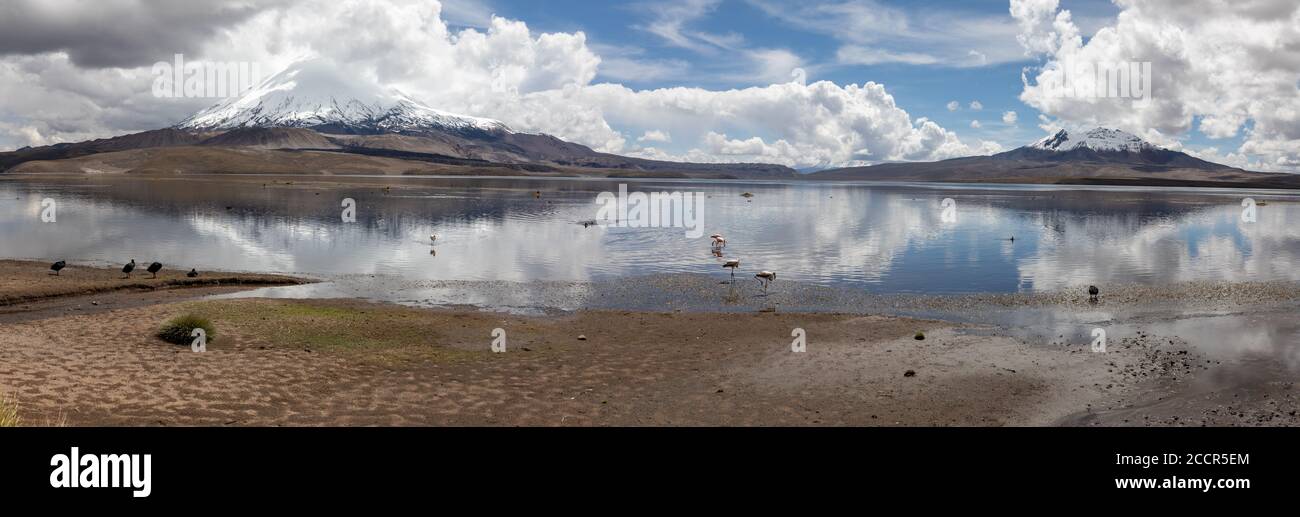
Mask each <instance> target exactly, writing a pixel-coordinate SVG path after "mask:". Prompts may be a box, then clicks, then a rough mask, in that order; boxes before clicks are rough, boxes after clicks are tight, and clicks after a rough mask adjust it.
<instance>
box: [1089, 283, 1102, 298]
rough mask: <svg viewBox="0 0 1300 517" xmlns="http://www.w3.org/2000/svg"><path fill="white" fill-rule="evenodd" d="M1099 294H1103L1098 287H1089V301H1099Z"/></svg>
mask: <svg viewBox="0 0 1300 517" xmlns="http://www.w3.org/2000/svg"><path fill="white" fill-rule="evenodd" d="M1099 294H1101V289H1097V286H1095V285H1090V286H1088V300H1090V301H1094V302H1095V301H1097V295H1099Z"/></svg>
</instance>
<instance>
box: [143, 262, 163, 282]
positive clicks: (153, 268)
mask: <svg viewBox="0 0 1300 517" xmlns="http://www.w3.org/2000/svg"><path fill="white" fill-rule="evenodd" d="M161 270H162V262H154V263H153V264H149V269H146V270H145V271H148V272H149V274H151V275H153V278H158V272H159V271H161Z"/></svg>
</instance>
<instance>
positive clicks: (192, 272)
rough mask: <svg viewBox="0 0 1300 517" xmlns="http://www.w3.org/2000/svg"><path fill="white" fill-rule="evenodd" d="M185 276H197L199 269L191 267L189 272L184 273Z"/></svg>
mask: <svg viewBox="0 0 1300 517" xmlns="http://www.w3.org/2000/svg"><path fill="white" fill-rule="evenodd" d="M185 276H187V277H190V278H194V277H196V276H199V271H198V270H197V269H191V270H190V272H189V273H185Z"/></svg>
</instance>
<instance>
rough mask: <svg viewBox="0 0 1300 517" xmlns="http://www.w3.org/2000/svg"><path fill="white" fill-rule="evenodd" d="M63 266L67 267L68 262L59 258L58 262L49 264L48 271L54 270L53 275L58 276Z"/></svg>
mask: <svg viewBox="0 0 1300 517" xmlns="http://www.w3.org/2000/svg"><path fill="white" fill-rule="evenodd" d="M65 267H68V263H67V262H66V261H63V260H60V261H58V262H55V263H53V264H50V271H53V272H54V276H59V271H62V270H63V268H65Z"/></svg>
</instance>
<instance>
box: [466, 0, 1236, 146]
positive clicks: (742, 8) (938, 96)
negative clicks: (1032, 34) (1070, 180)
mask: <svg viewBox="0 0 1300 517" xmlns="http://www.w3.org/2000/svg"><path fill="white" fill-rule="evenodd" d="M681 3H685V4H689V3H690V2H681ZM810 3H816V2H810ZM828 3H829V2H828ZM672 4H673V2H649V1H647V2H632V3H619V2H595V1H589V0H548V1H546V2H536V1H532V0H493V1H492V2H489V3H486V4H484V5H483V6H482V7H480V8H479V10H476V11H474V12H472V13H466V15H465V16H462V17H459V19H457V17H456V16H455V15H456V14H458V13H457V12H456V11H454V10H453V11H450V12H449V13H448V19H449V21H450V22H452V23H453V24H460V25H465V26H482V25H483V24H484V20H483V18H482V15H483V14H485V13H487V12H491V13H494V14H496V15H498V16H502V17H506V18H511V19H517V20H523V21H525V22H526V23H528V25H529V27H530V28H531V29H533V30H534V31H539V32H565V33H573V32H578V31H581V32H584V33H585V34H586V35H587V37H588V45H589V46H591V47H592V48H593V49H594V50H596V51H597V52H598V53H599V54H600V56H601V58H602V60H603V65H602V67H601V74H600V75H598V76H597V79H596V80H597V82H601V81H606V82H614V83H619V84H624V85H627V86H629V87H632V88H636V89H653V88H667V87H675V86H695V87H701V88H708V89H725V88H744V87H748V86H765V85H767V84H769V83H771V82H773V81H772V80H773V79H775V77H766V76H763V75H762V74H759V73H756V71H754V70H753V69H752V68H753V65H752V64H751V63H748V62H746V60H745V58H744V57H741V56H740V54H741V53H742V52H741V50H769V51H771V50H776V51H785V52H789V53H791V54H793V55H795V56H798V59H799V62H800V64H801V68H804V69H805V70H806V72H807V73H808V80H809V81H810V82H812V81H821V80H825V81H831V82H834V83H836V84H840V85H846V84H862V83H866V82H868V81H874V82H877V83H881V84H884V85H885V86H886V88H887V89H888V91H889V93H890V94H892V95H893V96H894V98H895V100H896V101H897V103H898V105H899V106H900V107H902V108H903V109H906V110H907V111H908V113H910V114H911V115H912V116H914V117H926V118H929V119H931V120H934V121H936V122H938V123H939V124H940V125H942V126H944V127H945V128H949V129H951V130H953V131H956V132H958V133H959V134H960V135H962V136H963V137H967V136H969V137H974V138H982V139H988V140H993V141H997V142H999V143H1002V144H1003V145H1004V146H1008V147H1015V146H1019V145H1023V144H1024V143H1027V142H1029V141H1032V140H1034V139H1036V138H1039V137H1040V136H1041V135H1042V134H1043V131H1042V130H1041V129H1039V128H1038V127H1037V122H1036V121H1037V117H1038V112H1037V111H1035V110H1033V109H1032V108H1030V107H1028V106H1026V105H1025V104H1023V103H1022V102H1020V100H1019V99H1018V96H1019V95H1020V91H1021V70H1022V68H1023V67H1026V66H1034V65H1036V64H1038V61H1037V60H1035V59H1031V58H1029V57H1025V56H1024V55H1023V53H1022V49H1021V48H1020V46H1019V44H1018V43H1017V41H1016V31H1015V21H1014V20H1013V19H1012V17H1011V16H1010V14H1009V11H1008V4H1007V2H1006V1H1005V0H966V1H952V0H947V1H943V0H921V1H898V0H882V1H880V2H878V4H879V5H880V6H881V7H882V9H881V11H884V12H889V11H895V12H897V13H901V15H902V16H904V18H903V19H904V20H906V21H907V23H908V24H909V25H911V26H913V30H914V31H915V33H916V34H915V36H914V37H899V36H896V35H895V36H891V35H881V36H879V37H878V38H875V39H873V40H872V42H873V46H878V47H883V48H888V49H890V50H891V51H893V52H895V53H898V54H908V53H911V54H923V55H930V54H933V53H935V52H942V51H943V50H944V48H943V47H944V45H943V44H939V43H931V42H928V41H927V39H930V38H933V39H940V38H941V37H944V36H945V35H946V34H951V32H953V31H954V29H955V27H956V26H960V25H962V24H963V23H964V21H972V20H980V21H992V20H998V21H1001V22H1002V23H1003V24H1004V28H1005V29H1006V32H1004V33H1002V34H1000V35H996V36H995V37H992V38H983V37H981V36H983V35H971V36H956V37H955V39H954V41H953V42H952V43H951V44H950V45H971V46H973V47H980V46H982V47H985V48H991V49H996V50H997V51H999V52H1000V53H1002V54H1004V55H1008V54H1011V53H1014V58H1011V59H1008V58H1005V57H1004V58H1002V59H994V60H992V61H993V62H988V63H986V64H980V65H977V64H974V61H972V62H961V61H939V62H920V63H909V62H881V63H870V64H853V63H844V62H842V61H841V60H839V59H837V56H838V55H839V52H840V50H841V49H842V48H844V47H845V46H848V45H852V41H849V40H848V39H847V38H846V37H844V36H843V35H838V34H835V33H834V32H833V31H830V30H824V29H823V30H818V29H817V28H814V27H810V26H808V25H806V24H800V23H797V22H792V21H790V20H788V19H782V18H781V17H780V16H778V15H774V14H772V13H771V12H770V11H765V10H764V8H763V3H762V2H751V1H748V0H722V1H721V2H719V3H718V4H717V5H716V6H712V7H711V8H705V9H702V13H701V14H699V15H698V16H695V17H691V16H689V15H688V14H685V13H681V14H680V15H679V16H678V18H679V19H681V18H684V19H683V20H682V22H681V25H680V26H678V27H680V31H679V32H680V33H682V34H684V35H685V36H686V37H687V38H688V40H687V42H686V43H684V44H683V43H681V42H674V41H673V40H671V39H670V38H668V37H665V35H663V34H662V31H656V27H655V24H656V22H663V21H665V19H666V18H671V17H672V13H668V14H665V10H667V9H668V7H667V6H670V5H672ZM789 4H790V2H777V1H772V2H768V3H767V5H769V6H770V7H771V8H774V9H787V8H789ZM1061 8H1063V9H1069V10H1071V12H1072V13H1073V15H1074V19H1075V21H1076V23H1079V25H1080V26H1081V27H1082V28H1083V29H1085V31H1091V30H1095V28H1097V27H1100V26H1102V25H1104V24H1106V23H1108V22H1110V21H1111V20H1113V18H1114V16H1115V15H1116V14H1117V13H1118V12H1119V10H1118V9H1117V8H1116V7H1115V6H1114V5H1113V4H1111V3H1110V2H1109V1H1107V0H1065V1H1063V2H1062V3H1061ZM927 20H933V21H927ZM817 21H818V20H812V21H811V23H816V22H817ZM697 33H698V34H700V35H702V36H700V37H692V35H693V34H697ZM703 35H708V36H715V37H718V38H720V39H725V40H726V42H725V43H724V44H722V45H719V44H713V43H710V42H708V41H706V40H705V37H706V36H703ZM999 39H1000V41H999ZM974 59H976V58H974V57H972V60H974ZM624 62H632V63H637V64H641V65H644V66H645V67H646V68H648V69H654V70H655V71H657V72H658V73H656V74H650V75H643V76H642V75H636V74H623V73H619V72H620V70H619V69H618V68H616V67H617V66H618V65H620V64H622V63H624ZM673 71H675V72H676V73H672V72H673ZM953 101H957V102H958V103H959V104H960V108H959V109H958V110H956V111H952V110H949V109H948V104H949V103H950V102H953ZM976 101H978V102H979V103H980V104H981V105H982V109H980V110H974V109H971V103H972V102H976ZM1007 111H1015V112H1016V113H1017V118H1018V122H1017V123H1015V124H1004V123H1003V121H1002V116H1003V113H1004V112H1007ZM976 120H978V121H979V122H980V125H981V127H980V128H979V129H976V128H972V127H971V123H972V121H976ZM1236 145H1237V144H1235V143H1234V144H1232V146H1233V147H1235V146H1236Z"/></svg>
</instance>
